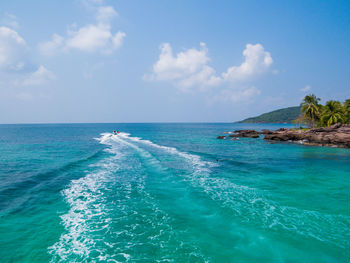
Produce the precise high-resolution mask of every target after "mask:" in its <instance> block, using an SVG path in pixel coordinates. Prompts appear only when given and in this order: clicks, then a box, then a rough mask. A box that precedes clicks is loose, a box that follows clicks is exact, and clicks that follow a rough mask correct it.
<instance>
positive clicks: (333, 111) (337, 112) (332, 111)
mask: <svg viewBox="0 0 350 263" xmlns="http://www.w3.org/2000/svg"><path fill="white" fill-rule="evenodd" d="M344 113H345V112H344V108H343V105H342V104H341V103H340V102H339V101H335V100H330V101H327V103H326V105H325V106H324V107H323V109H322V113H321V123H322V124H323V125H327V126H330V125H333V124H336V123H338V122H340V123H344V121H345V114H344Z"/></svg>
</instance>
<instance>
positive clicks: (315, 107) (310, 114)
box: [300, 94, 321, 128]
mask: <svg viewBox="0 0 350 263" xmlns="http://www.w3.org/2000/svg"><path fill="white" fill-rule="evenodd" d="M320 100H321V99H320V98H317V97H316V95H314V94H310V95H307V96H305V98H304V100H303V101H302V103H301V104H300V106H301V112H302V113H303V114H304V116H305V118H306V119H307V120H308V121H309V125H310V126H311V128H313V127H315V124H316V122H317V121H318V120H319V117H320V105H319V103H318V102H319V101H320Z"/></svg>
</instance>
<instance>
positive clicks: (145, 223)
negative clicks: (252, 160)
mask: <svg viewBox="0 0 350 263" xmlns="http://www.w3.org/2000/svg"><path fill="white" fill-rule="evenodd" d="M96 140H98V141H99V142H100V143H101V144H104V145H106V147H107V148H106V149H105V151H106V152H107V153H108V156H107V157H106V158H105V159H103V160H101V161H100V162H98V163H97V164H95V165H94V167H92V168H93V172H91V173H88V174H87V175H85V176H84V177H82V178H80V179H78V180H73V181H72V182H71V184H70V185H69V186H68V187H67V188H66V189H65V190H64V191H63V192H62V195H63V197H64V199H65V201H66V202H67V204H68V205H69V211H68V212H67V213H66V214H64V215H62V216H61V219H62V224H63V226H64V228H65V232H64V233H63V234H62V235H61V237H60V239H59V241H58V242H56V243H55V244H54V245H53V246H51V247H49V253H50V254H51V255H52V262H57V261H62V262H64V261H68V260H69V261H84V260H87V259H89V260H91V259H93V260H95V261H110V262H124V261H128V260H134V259H135V257H137V256H139V257H140V258H142V257H143V259H145V258H144V257H146V254H147V253H146V252H144V254H142V252H140V254H139V255H135V254H134V251H135V250H137V249H140V251H144V249H143V247H148V248H149V249H150V250H152V251H158V250H163V251H165V249H167V250H166V251H167V253H166V254H165V255H162V256H160V255H159V257H158V258H157V260H158V261H159V262H161V261H172V260H174V259H176V257H178V256H179V254H180V252H179V251H187V252H186V253H189V254H191V255H192V256H193V255H196V257H197V258H198V259H200V261H208V258H207V257H206V256H205V253H203V251H201V249H200V247H199V246H197V245H194V244H191V243H186V242H184V241H183V240H182V239H181V238H179V236H180V235H181V234H179V233H178V231H179V230H178V229H177V231H175V230H173V225H174V222H173V218H172V217H171V216H170V215H169V214H168V213H167V212H166V211H164V210H162V209H161V208H160V206H159V203H158V200H156V199H155V198H154V197H153V196H152V194H151V193H150V192H149V191H148V190H147V183H146V182H147V177H148V176H149V174H150V173H153V174H157V175H159V177H161V176H162V175H164V176H165V175H166V174H167V173H168V174H169V173H171V171H172V170H170V172H169V170H168V167H167V163H166V162H164V161H162V160H163V159H162V158H161V155H168V156H169V158H168V159H176V160H177V162H176V164H178V165H180V163H181V165H184V167H185V168H184V169H186V171H187V172H184V173H177V175H176V176H177V177H178V180H181V181H183V182H185V184H186V185H188V187H192V188H195V189H200V191H201V192H203V193H205V194H206V195H207V196H209V197H210V198H211V199H212V200H213V201H214V202H216V203H217V204H218V207H221V208H224V209H228V211H230V212H231V216H232V218H234V220H235V221H240V222H241V223H242V224H246V225H250V224H252V222H254V225H255V226H256V225H259V226H260V227H261V228H263V229H269V230H272V231H273V230H276V231H277V232H278V231H280V230H282V231H288V232H290V233H292V234H293V235H296V236H297V238H298V236H299V237H300V236H302V237H307V238H312V239H316V240H318V241H321V242H329V243H332V244H334V245H335V246H337V247H339V248H349V243H348V242H339V240H344V238H341V237H340V236H339V235H340V233H343V234H344V235H347V236H349V237H350V233H349V229H350V218H349V217H347V216H343V215H326V214H322V213H320V212H317V211H307V210H301V209H297V208H294V207H286V206H283V205H281V204H279V203H278V202H275V201H273V200H271V199H269V194H268V193H266V192H264V191H261V190H259V189H255V188H251V187H247V186H242V185H237V184H235V183H234V182H233V181H232V180H231V179H228V178H224V177H223V176H220V174H218V173H217V174H215V175H214V174H213V173H212V170H213V169H215V168H218V164H217V163H213V162H210V161H205V160H202V159H201V157H200V156H197V155H194V154H190V153H186V152H182V151H180V150H178V149H176V148H174V147H168V146H162V145H158V144H156V143H154V142H152V141H149V140H144V139H141V138H138V137H132V136H130V134H128V133H119V134H118V135H113V134H111V133H103V134H101V137H100V138H96ZM174 169H177V167H176V165H175V168H174ZM171 176H174V175H171ZM324 229H328V232H325V231H324ZM348 240H349V239H348ZM148 260H151V259H148ZM153 260H154V258H153Z"/></svg>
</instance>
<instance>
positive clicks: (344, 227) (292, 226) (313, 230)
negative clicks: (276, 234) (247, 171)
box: [121, 133, 350, 248]
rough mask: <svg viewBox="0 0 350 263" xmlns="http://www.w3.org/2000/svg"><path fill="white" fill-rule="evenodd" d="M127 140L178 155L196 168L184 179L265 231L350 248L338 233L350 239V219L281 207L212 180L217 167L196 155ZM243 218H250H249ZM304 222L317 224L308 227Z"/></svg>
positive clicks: (260, 195) (127, 136)
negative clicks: (289, 233) (325, 229)
mask: <svg viewBox="0 0 350 263" xmlns="http://www.w3.org/2000/svg"><path fill="white" fill-rule="evenodd" d="M121 137H122V138H125V139H126V140H130V141H133V142H136V143H142V144H145V145H149V146H152V147H154V148H157V149H162V150H164V151H166V152H168V153H170V154H174V155H178V156H180V157H182V158H184V159H185V160H187V161H188V162H190V163H191V164H192V165H193V168H194V172H193V174H190V175H183V176H184V177H185V178H186V180H187V181H190V182H191V184H192V185H193V186H195V187H201V188H203V190H204V192H205V193H207V194H208V195H209V196H210V197H211V198H212V199H213V200H216V201H220V202H221V203H222V204H223V205H224V206H225V207H228V208H230V209H232V211H233V212H234V213H235V214H237V215H238V216H241V217H242V220H243V221H245V218H255V220H256V221H257V222H259V221H260V222H261V223H262V226H263V227H264V228H268V229H278V228H282V229H284V230H286V231H291V232H293V233H297V234H299V235H302V236H307V237H312V238H314V239H317V240H319V241H321V242H330V243H333V244H334V245H336V246H338V247H340V248H350V242H343V243H339V242H338V240H343V238H342V237H341V236H339V233H345V234H346V235H348V236H350V232H349V229H350V217H349V216H343V215H327V214H322V213H319V212H317V211H308V210H300V209H297V208H294V207H288V206H282V205H280V204H279V203H277V202H274V201H272V200H269V199H268V198H267V197H266V194H267V193H265V192H262V191H261V190H259V189H255V188H251V187H247V186H242V185H237V184H235V183H233V182H231V181H228V180H226V179H224V178H219V177H211V176H210V167H213V166H216V165H217V164H214V163H212V162H206V161H203V160H201V158H200V157H199V156H197V155H193V154H189V153H185V152H181V151H179V150H177V149H176V148H174V147H168V146H161V145H158V144H155V143H153V142H151V141H149V140H144V139H141V138H139V137H131V136H130V134H127V133H124V134H122V136H121ZM244 215H249V217H246V216H244ZM305 222H314V223H312V224H305ZM325 226H327V229H329V232H328V233H327V235H322V234H321V233H323V231H322V229H323V228H324V227H325Z"/></svg>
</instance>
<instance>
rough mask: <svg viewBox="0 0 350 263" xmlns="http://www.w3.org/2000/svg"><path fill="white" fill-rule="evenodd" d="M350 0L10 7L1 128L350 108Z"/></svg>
mask: <svg viewBox="0 0 350 263" xmlns="http://www.w3.org/2000/svg"><path fill="white" fill-rule="evenodd" d="M349 14H350V1H208V0H201V1H199V0H197V1H189V0H186V1H185V0H183V1H182V0H177V1H166V0H164V1H161V0H158V1H155V0H149V1H141V0H139V1H133V0H129V1H126V0H125V1H112V0H109V1H108V0H105V1H103V0H52V1H44V0H41V1H39V0H37V1H22V0H11V1H1V2H0V90H1V93H0V94H1V95H0V112H1V114H0V123H45V122H50V123H52V122H230V121H237V120H240V119H242V118H245V117H249V116H254V115H258V114H260V113H263V112H266V111H270V110H274V109H278V108H282V107H287V106H295V105H298V104H299V103H300V100H301V98H302V97H303V96H305V95H306V94H308V93H315V94H317V95H318V96H319V97H321V98H322V102H325V101H326V100H329V99H338V100H344V99H346V98H350V65H349V64H350V16H349Z"/></svg>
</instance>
